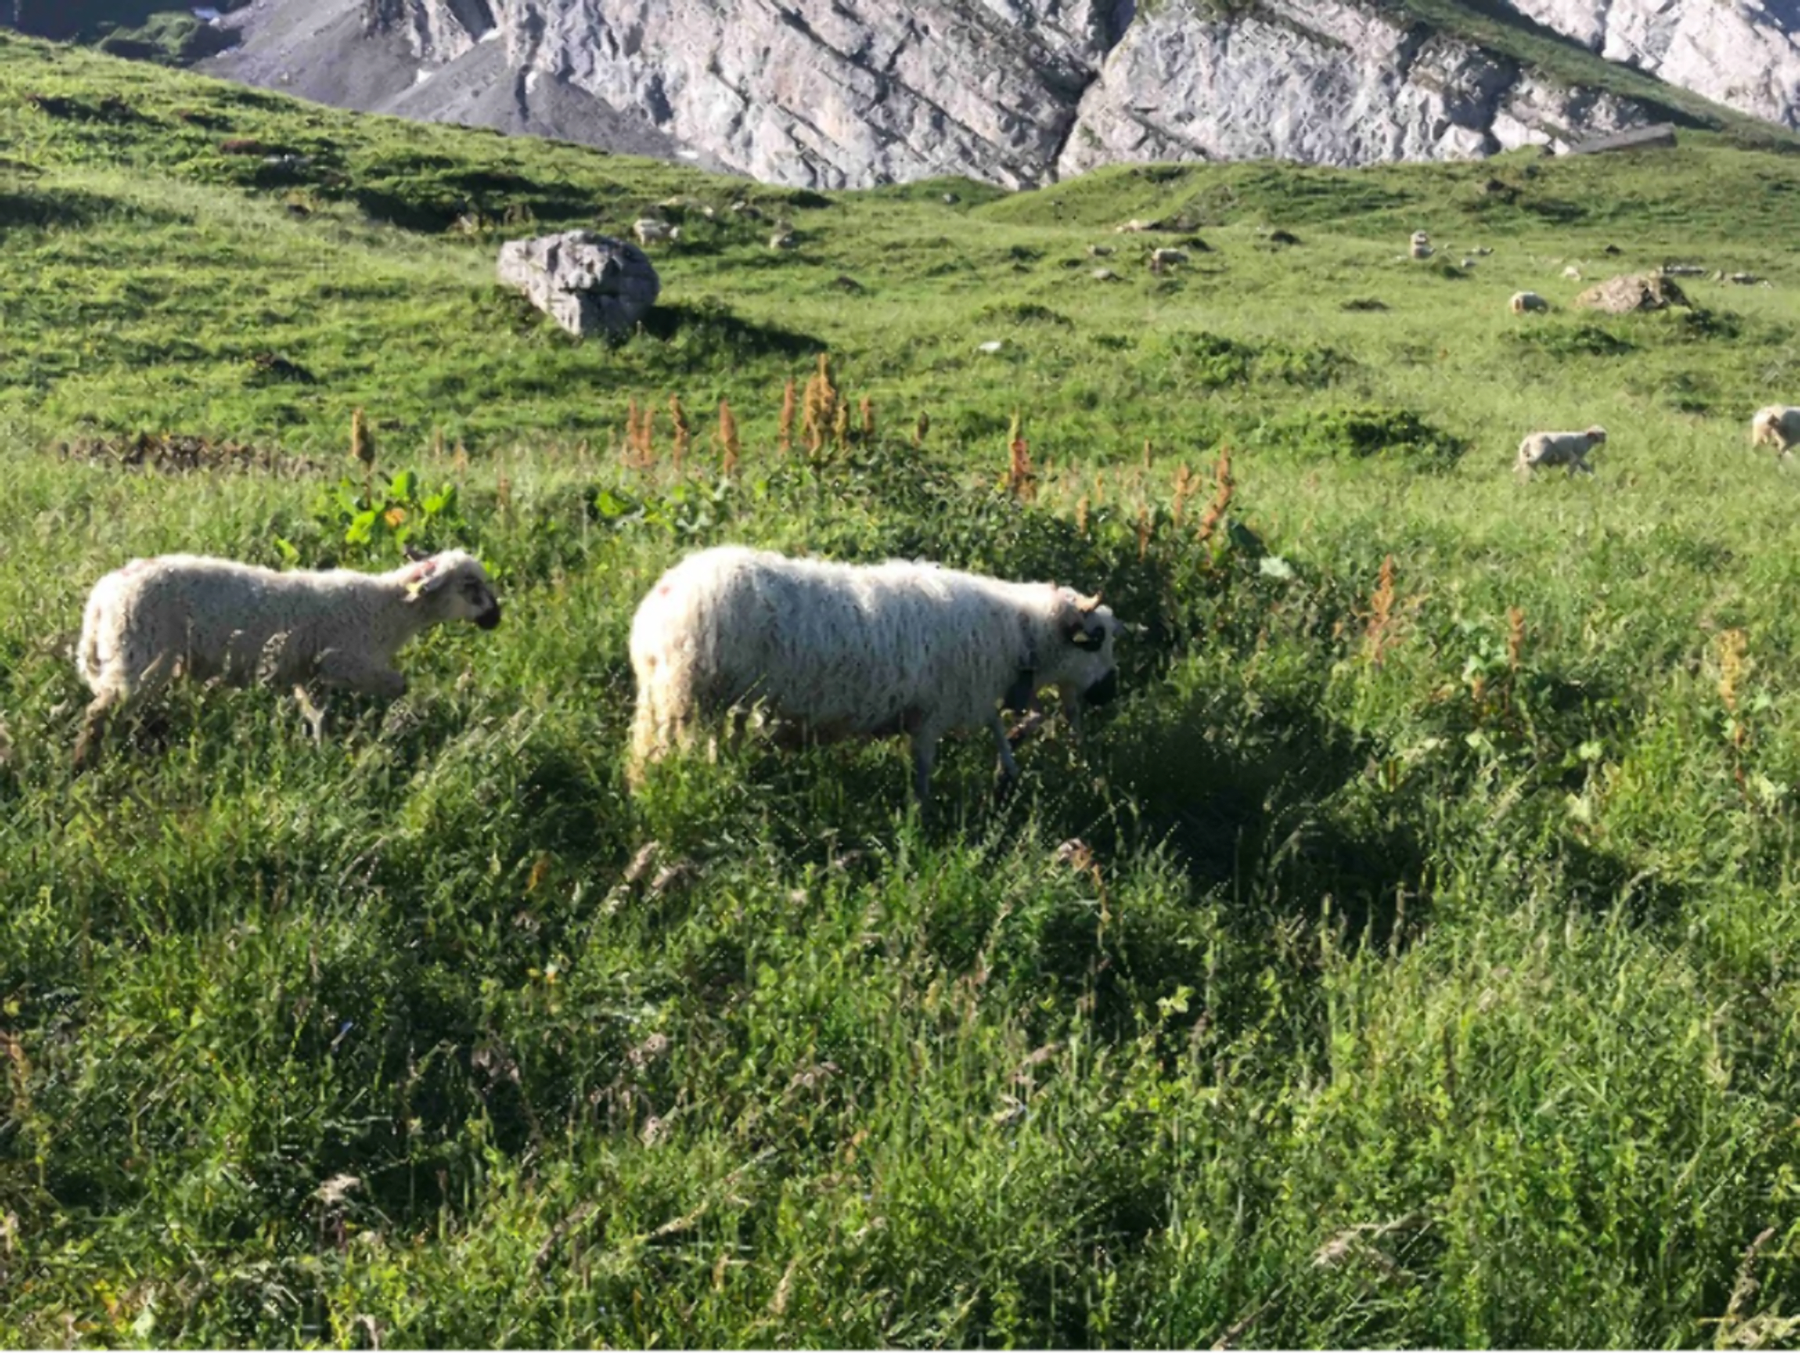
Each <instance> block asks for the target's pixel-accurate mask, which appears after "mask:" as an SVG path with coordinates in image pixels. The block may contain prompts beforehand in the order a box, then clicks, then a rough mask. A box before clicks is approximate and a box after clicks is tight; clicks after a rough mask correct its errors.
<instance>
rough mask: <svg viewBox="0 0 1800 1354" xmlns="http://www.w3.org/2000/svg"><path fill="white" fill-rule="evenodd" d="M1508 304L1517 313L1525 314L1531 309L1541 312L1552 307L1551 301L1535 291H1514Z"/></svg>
mask: <svg viewBox="0 0 1800 1354" xmlns="http://www.w3.org/2000/svg"><path fill="white" fill-rule="evenodd" d="M1507 305H1508V306H1509V307H1510V308H1511V309H1512V313H1513V314H1515V315H1524V314H1526V313H1528V312H1531V311H1540V312H1541V311H1546V310H1549V309H1550V303H1549V302H1548V301H1546V300H1545V299H1544V298H1543V297H1541V296H1539V295H1538V294H1537V293H1536V292H1534V291H1516V292H1514V293H1513V294H1512V300H1510V301H1508V302H1507Z"/></svg>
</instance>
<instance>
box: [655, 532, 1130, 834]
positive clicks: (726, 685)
mask: <svg viewBox="0 0 1800 1354" xmlns="http://www.w3.org/2000/svg"><path fill="white" fill-rule="evenodd" d="M1120 628H1121V627H1120V624H1119V622H1118V621H1117V620H1115V619H1114V617H1113V614H1112V612H1111V610H1109V609H1108V608H1106V607H1104V606H1101V605H1100V599H1099V598H1098V597H1081V596H1079V595H1078V594H1076V593H1075V592H1073V591H1071V590H1070V589H1068V588H1059V587H1057V586H1055V585H1054V584H1050V583H1009V582H1004V581H1002V580H1000V579H997V578H987V577H984V576H982V575H979V574H967V573H960V572H958V571H956V570H953V569H943V568H939V567H938V566H936V565H933V564H928V563H910V562H906V561H889V562H888V563H886V564H876V565H849V564H834V563H830V562H827V561H824V560H811V559H790V558H788V557H786V556H784V555H778V554H774V553H772V552H769V551H759V550H748V549H745V548H743V547H741V546H721V547H719V548H716V549H712V550H703V551H700V552H699V553H697V554H692V555H689V556H688V557H687V558H686V559H684V560H682V561H681V562H680V563H679V564H677V565H676V566H675V567H674V568H672V569H670V570H669V571H668V572H667V573H665V574H664V575H663V576H662V578H661V579H660V580H659V581H658V582H657V584H656V586H655V587H654V588H652V589H651V590H650V593H649V594H648V595H647V596H646V597H645V598H644V600H643V602H642V603H641V604H640V605H639V606H638V609H637V614H636V616H634V617H633V618H632V622H631V666H632V668H633V670H634V671H635V672H636V674H637V715H636V718H635V721H634V722H633V724H632V731H631V760H630V777H631V781H632V783H633V784H634V785H636V784H640V783H641V781H642V778H643V774H644V768H645V766H646V765H647V764H648V763H650V762H653V761H656V760H657V759H659V758H661V757H662V756H664V755H665V754H666V753H668V752H669V751H670V749H671V748H672V747H674V746H675V745H676V744H678V743H682V742H686V741H688V739H689V738H690V737H691V733H692V729H693V725H694V723H695V721H696V720H697V719H698V718H699V717H700V716H702V715H703V714H707V713H713V712H720V711H724V710H727V709H729V708H731V707H732V706H735V705H739V704H743V703H752V702H761V703H763V704H764V705H766V707H767V709H768V711H769V713H770V714H772V715H773V716H775V718H776V719H777V720H778V721H779V722H781V723H782V724H784V725H786V726H788V728H789V730H790V731H791V732H798V733H802V734H806V735H810V736H812V737H814V738H817V739H820V740H827V741H829V740H834V739H838V738H846V737H869V738H876V737H887V736H892V735H894V734H901V733H904V734H907V735H908V736H909V737H910V738H911V740H912V757H913V788H914V791H915V793H916V794H917V796H918V799H919V803H920V805H921V806H922V807H929V805H930V802H931V768H932V764H933V762H934V760H935V759H936V755H937V744H938V740H939V739H940V738H941V737H943V735H944V734H946V733H948V732H950V731H952V730H956V729H973V728H979V727H985V728H987V729H989V730H990V731H991V732H992V734H993V736H994V743H995V746H996V747H997V748H998V749H999V752H1000V765H1001V770H1002V775H1003V782H1002V783H1003V785H1010V784H1011V783H1012V782H1013V780H1014V779H1015V778H1016V777H1017V775H1018V765H1017V763H1016V762H1015V761H1014V759H1013V754H1012V749H1011V747H1010V746H1009V745H1008V743H1007V737H1006V728H1005V725H1004V723H1003V721H1002V718H1001V708H1002V706H1003V705H1004V706H1005V707H1006V708H1009V709H1014V710H1020V709H1025V708H1027V707H1028V706H1029V705H1031V703H1032V702H1033V699H1034V697H1035V695H1036V693H1037V691H1038V690H1039V689H1040V688H1042V687H1047V686H1054V687H1056V688H1058V690H1059V691H1060V692H1061V694H1062V703H1063V709H1064V710H1065V711H1067V712H1069V714H1070V715H1071V717H1072V718H1074V719H1076V720H1077V721H1079V706H1080V703H1081V702H1088V703H1091V704H1100V703H1103V702H1105V701H1107V700H1110V699H1111V698H1112V697H1113V695H1114V694H1115V692H1116V688H1117V665H1116V662H1115V660H1114V657H1113V638H1114V636H1115V635H1117V634H1118V632H1119V630H1120Z"/></svg>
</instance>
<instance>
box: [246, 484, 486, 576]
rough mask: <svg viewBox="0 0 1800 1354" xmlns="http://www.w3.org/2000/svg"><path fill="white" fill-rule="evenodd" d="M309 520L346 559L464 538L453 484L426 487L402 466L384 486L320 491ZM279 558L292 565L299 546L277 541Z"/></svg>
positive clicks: (382, 556)
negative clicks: (430, 488) (427, 488)
mask: <svg viewBox="0 0 1800 1354" xmlns="http://www.w3.org/2000/svg"><path fill="white" fill-rule="evenodd" d="M312 518H313V521H314V522H315V523H316V524H317V525H318V527H319V528H320V529H321V531H322V533H323V536H324V538H325V541H326V543H327V547H326V548H327V549H328V550H334V551H340V550H341V557H342V558H343V559H345V560H349V561H375V560H379V559H386V558H391V557H392V556H393V555H394V554H395V553H396V552H397V551H404V550H405V549H406V548H407V547H409V546H410V547H412V548H414V549H421V550H426V551H435V550H443V549H447V548H448V547H449V546H450V545H452V544H453V543H455V542H458V541H463V540H465V538H466V535H467V532H468V530H469V523H468V522H466V521H464V520H463V515H462V511H461V509H460V507H459V506H458V502H457V488H456V486H455V485H453V484H447V485H444V486H442V487H441V488H439V489H436V490H433V491H429V492H427V491H426V490H425V488H424V482H423V481H422V480H421V479H420V478H419V474H418V472H417V471H415V470H402V471H400V472H399V473H398V474H396V475H395V476H394V477H393V478H392V479H391V480H389V481H388V482H387V484H386V485H385V486H383V485H381V484H379V483H378V482H377V481H375V480H374V479H370V480H368V481H367V482H365V483H363V484H360V485H359V484H357V483H356V481H354V480H352V479H348V478H346V479H342V480H339V481H338V483H337V484H336V486H335V487H333V488H331V489H326V490H322V491H321V492H320V493H319V494H318V496H317V497H316V498H315V499H314V501H313V505H312ZM277 546H278V548H279V549H280V550H281V553H282V556H283V558H284V559H285V560H286V561H287V562H288V563H289V564H290V565H292V564H296V563H298V562H299V560H300V557H301V550H300V547H299V546H298V545H297V544H295V543H293V542H290V541H287V540H281V541H278V542H277Z"/></svg>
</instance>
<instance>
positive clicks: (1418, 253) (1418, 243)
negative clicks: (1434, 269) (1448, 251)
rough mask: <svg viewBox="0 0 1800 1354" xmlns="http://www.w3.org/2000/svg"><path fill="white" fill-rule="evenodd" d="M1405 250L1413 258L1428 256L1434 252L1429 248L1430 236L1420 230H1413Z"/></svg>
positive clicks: (1426, 257)
mask: <svg viewBox="0 0 1800 1354" xmlns="http://www.w3.org/2000/svg"><path fill="white" fill-rule="evenodd" d="M1406 252H1407V253H1408V254H1409V255H1411V256H1412V257H1413V258H1415V259H1428V258H1430V257H1431V255H1432V253H1433V252H1434V251H1433V250H1432V248H1431V236H1429V235H1427V234H1426V233H1425V232H1424V231H1422V230H1415V231H1414V232H1413V233H1412V240H1411V241H1410V242H1409V244H1408V245H1407V251H1406Z"/></svg>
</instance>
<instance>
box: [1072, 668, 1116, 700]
mask: <svg viewBox="0 0 1800 1354" xmlns="http://www.w3.org/2000/svg"><path fill="white" fill-rule="evenodd" d="M1118 694H1119V671H1118V669H1117V668H1114V669H1113V670H1112V671H1111V672H1109V673H1107V674H1106V676H1104V677H1102V678H1101V679H1100V680H1099V681H1097V682H1095V683H1094V684H1093V685H1092V686H1090V687H1089V688H1088V689H1087V690H1086V691H1083V692H1082V693H1081V699H1082V700H1083V702H1085V703H1086V704H1088V705H1105V704H1106V703H1107V702H1108V701H1109V700H1111V699H1112V698H1113V697H1114V696H1116V695H1118Z"/></svg>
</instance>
